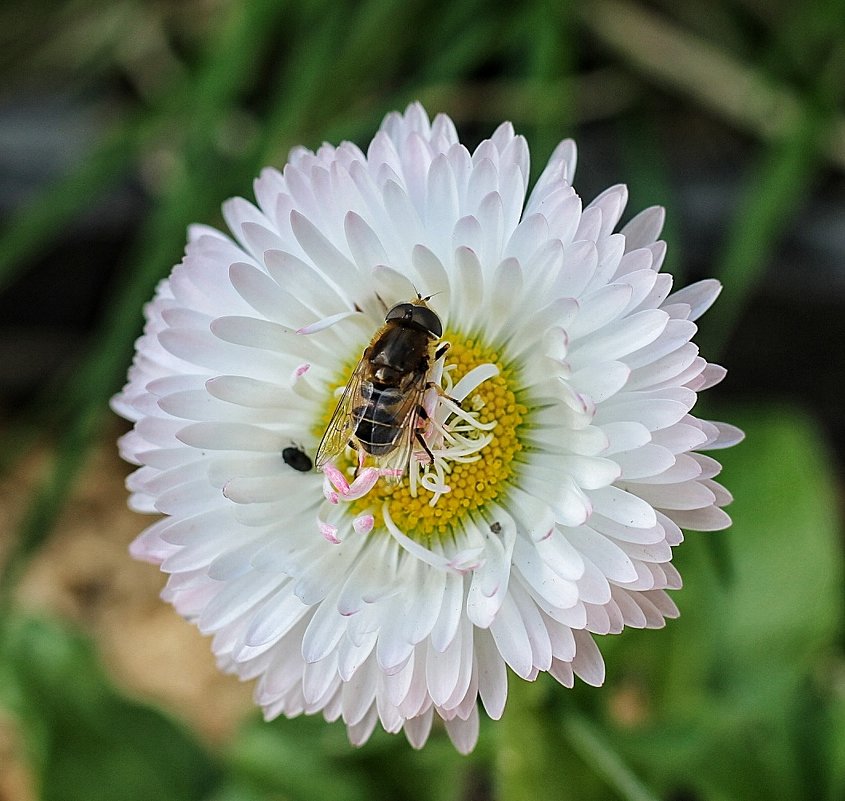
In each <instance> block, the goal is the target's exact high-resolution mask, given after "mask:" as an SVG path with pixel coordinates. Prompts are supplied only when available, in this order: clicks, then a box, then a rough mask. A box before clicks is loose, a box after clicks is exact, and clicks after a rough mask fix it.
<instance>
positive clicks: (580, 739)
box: [563, 711, 660, 801]
mask: <svg viewBox="0 0 845 801" xmlns="http://www.w3.org/2000/svg"><path fill="white" fill-rule="evenodd" d="M563 729H564V732H565V734H566V738H567V740H568V741H569V744H570V745H571V746H572V748H573V750H575V751H576V752H577V753H578V754H579V755H580V756H581V758H582V759H583V760H584V761H585V762H586V763H587V764H588V765H589V766H590V767H591V768H593V769H594V770H595V771H596V772H597V773H598V774H599V775H601V776H602V777H603V778H604V779H605V781H606V782H607V783H608V784H609V785H610V786H611V787H613V788H614V790H616V792H617V793H618V794H619V797H620V798H622V799H624V801H660V799H659V798H658V796H656V795H654V794H653V793H652V792H651V791H650V790H649V789H648V788H647V787H646V786H645V785H644V784H643V783H642V782H641V781H640V780H639V779H638V778H637V776H635V775H634V773H633V772H632V771H631V769H630V768H629V767H628V766H627V765H626V764H625V762H624V761H623V760H622V758H621V757H620V756H619V754H618V753H617V752H616V751H615V750H614V749H613V747H612V746H611V745H610V744H609V743H608V742H607V740H606V739H605V738H604V737H602V735H601V732H600V731H599V729H598V728H597V727H596V726H594V725H593V724H592V723H590V722H589V721H588V720H587V719H586V718H585V717H584V716H583V715H581V714H578V713H576V712H574V711H573V712H571V713H570V714H569V715H567V717H566V720H565V721H564V723H563Z"/></svg>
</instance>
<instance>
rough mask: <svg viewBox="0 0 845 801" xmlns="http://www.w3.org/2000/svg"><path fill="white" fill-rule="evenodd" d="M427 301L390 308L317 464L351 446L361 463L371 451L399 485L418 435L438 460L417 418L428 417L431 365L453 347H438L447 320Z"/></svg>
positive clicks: (347, 390)
mask: <svg viewBox="0 0 845 801" xmlns="http://www.w3.org/2000/svg"><path fill="white" fill-rule="evenodd" d="M427 300H428V298H422V297H419V296H418V297H417V300H415V301H410V302H407V303H397V304H396V305H395V306H393V307H392V308H391V309H390V310H389V311H388V312H387V315H386V317H385V318H384V325H383V326H381V328H379V329H378V331H376V333H375V334H374V335H373V338H372V340H371V341H370V344H369V345H368V346H367V348H366V349H365V350H364V353H363V354H362V356H361V360H360V361H359V362H358V365H357V366H356V367H355V370H354V371H353V372H352V376H351V377H350V379H349V381H348V383H347V384H346V388H345V389H344V390H343V394H342V395H341V396H340V400H339V401H338V403H337V406H336V407H335V410H334V413H333V414H332V418H331V421H330V422H329V425H328V428H326V433H325V434H324V435H323V439H322V441H321V442H320V446H319V447H318V448H317V455H316V460H315V461H316V463H317V467H318V468H320V467H322V466H323V465H325V464H326V463H327V462H329V461H330V460H331V459H333V458H334V457H335V456H337V455H338V454H339V453H341V452H342V451H343V449H344V448H345V447H346V446H347V445H349V446H351V447H352V448H354V449H355V450H356V451H358V459H359V461H358V464H359V466H360V465H361V464H362V462H363V460H364V458H365V455H366V454H369V455H370V456H371V457H373V459H374V461H375V464H376V465H377V467H378V468H379V469H380V470H382V471H383V475H384V476H386V477H387V479H388V481H390V482H392V483H398V482H399V481H400V480H401V479H402V476H403V475H404V474H405V470H406V468H407V466H408V461H409V459H410V457H411V452H412V450H413V441H414V439H416V440H417V442H419V444H420V445H421V447H422V448H423V450H425V452H426V453H427V454H428V458H429V460H430V461H431V462H432V463H433V462H434V456H433V454H432V453H431V451H430V450H429V448H428V446H427V445H426V443H425V440H424V439H423V437H422V434H421V433H420V430H419V427H418V422H419V420H420V419H421V418H423V419H424V418H425V416H426V413H425V410H424V409H423V407H422V398H423V394H424V393H425V391H426V389H427V388H428V387H429V386H430V383H429V372H430V369H431V367H432V366H433V365H434V363H435V362H436V361H437V360H438V359H439V358H440V357H441V356H443V354H444V353H445V352H446V350H447V349H448V347H449V346H448V344H447V343H444V344H442V345H440V346H439V347H438V344H437V343H438V341H439V340H440V337H441V336H443V324H442V323H441V322H440V318H439V317H438V316H437V314H436V313H435V312H434V311H433V310H432V309H430V308H429V307H428V306H427V305H426V301H427Z"/></svg>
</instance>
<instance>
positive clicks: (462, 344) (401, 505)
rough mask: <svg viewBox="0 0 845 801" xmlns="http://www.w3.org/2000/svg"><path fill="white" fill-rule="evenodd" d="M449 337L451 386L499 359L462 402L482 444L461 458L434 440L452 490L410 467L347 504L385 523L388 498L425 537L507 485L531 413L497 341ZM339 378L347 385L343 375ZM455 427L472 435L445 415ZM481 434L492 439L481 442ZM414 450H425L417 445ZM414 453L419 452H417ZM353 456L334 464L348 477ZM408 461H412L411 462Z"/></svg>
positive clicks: (446, 528)
mask: <svg viewBox="0 0 845 801" xmlns="http://www.w3.org/2000/svg"><path fill="white" fill-rule="evenodd" d="M444 340H445V341H448V342H449V343H450V348H449V350H448V352H447V354H446V357H445V365H444V368H443V372H444V378H445V382H446V383H445V384H444V389H445V390H446V391H447V392H448V389H449V387H450V386H454V385H455V384H456V383H457V382H458V381H460V379H461V378H463V377H464V376H465V375H466V374H467V373H469V372H470V370H472V369H473V368H475V367H478V366H480V365H484V364H494V365H495V366H496V367H497V368H498V370H499V372H498V375H495V376H493V377H492V378H488V379H486V380H484V381H482V382H481V383H480V384H479V385H478V386H477V387H476V388H475V389H474V390H472V391H471V392H470V393H469V395H468V396H467V397H466V398H465V399H464V400H463V402H462V403H461V408H462V409H463V410H464V411H465V412H468V413H469V414H470V415H471V417H472V418H473V420H475V421H477V423H478V424H479V425H478V426H477V427H476V428H475V433H477V434H478V441H479V444H480V447H479V449H478V451H477V453H475V454H473V455H472V456H471V457H470V458H471V459H472V461H463V460H461V461H459V460H456V459H454V458H450V453H449V446H448V443H447V442H444V443H443V447H441V448H435V458H436V461H437V464H438V466H439V467H441V468H442V471H443V473H444V477H445V484H446V486H447V487H448V491H445V492H437V493H433V492H431V491H430V490H429V489H427V488H426V487H425V486H423V485H421V484H420V482H414V483H416V486H415V487H413V488H412V486H411V484H412V482H411V481H409V476H408V471H406V474H405V476H404V477H403V479H402V482H401V483H400V484H390V483H388V482H387V481H385V480H379V481H378V482H377V483H376V485H375V487H373V489H372V490H370V492H368V493H367V494H366V495H364V496H363V497H361V498H358V499H357V500H355V501H353V502H352V503H351V506H350V512H351V513H352V514H353V515H355V516H357V515H360V514H364V513H367V512H369V513H371V514H372V515H373V516H374V517H375V525H376V527H377V528H382V527H383V525H384V520H383V515H382V508H383V506H384V504H385V503H386V504H387V510H388V513H389V515H390V517H391V519H392V520H393V522H394V523H395V524H396V526H398V528H399V529H401V530H402V531H403V532H404V533H405V534H406V535H407V536H409V537H411V538H413V539H415V540H417V541H420V542H423V543H426V542H429V541H431V540H432V539H437V538H439V537H441V536H444V535H448V534H449V532H450V531H451V530H452V529H453V528H454V527H455V526H456V524H459V523H460V521H461V519H462V518H463V517H465V516H466V515H471V514H473V513H480V512H482V510H483V509H484V507H485V506H486V505H487V504H488V503H490V502H491V501H495V500H496V499H497V498H499V497H500V495H501V494H502V493H503V492H504V491H505V489H506V487H507V485H508V482H509V481H510V480H511V478H512V477H513V474H514V470H515V464H514V457H515V456H516V454H517V453H519V451H520V450H522V443H521V442H520V440H519V428H520V425H521V424H522V422H523V420H524V419H525V416H526V413H527V409H526V407H525V406H524V405H523V404H521V403H520V402H519V401H518V399H517V396H516V394H515V393H514V391H513V389H512V388H511V387H512V385H513V380H512V379H513V374H512V370H511V369H509V368H508V367H507V366H506V365H504V364H502V362H501V361H500V357H499V355H498V354H497V353H496V352H495V351H494V350H493V349H491V348H489V347H485V346H484V345H482V344H481V343H479V342H477V341H475V340H473V339H465V338H463V337H462V336H461V335H459V334H457V333H455V332H447V333H446V334H445V335H444ZM340 383H341V385H343V384H345V381H344V382H340ZM333 408H334V398H332V402H331V403H330V404H329V405H328V407H327V409H326V413H325V415H324V417H323V423H324V425H326V424H327V423H328V420H329V419H330V417H331V413H332V411H333ZM491 424H492V428H490V425H491ZM429 425H430V424H429ZM451 427H460V428H461V429H462V433H463V435H464V436H465V437H466V436H467V433H466V432H467V429H468V428H469V430H470V434H469V436H470V437H471V436H472V429H473V426H472V424H467V421H466V420H462V419H461V418H459V417H457V416H454V417H451V418H447V420H446V423H445V429H446V431H449V430H450V428H451ZM485 429H489V430H485ZM320 435H322V430H321V431H320ZM481 435H484V437H483V438H482V436H481ZM484 439H488V440H489V441H488V442H486V444H484ZM417 450H420V451H421V449H420V448H419V447H417ZM411 458H412V459H416V455H414V456H412V457H411ZM355 463H356V455H355V454H354V453H353V452H351V449H347V454H346V455H345V456H343V457H341V458H340V459H339V460H338V464H337V466H338V467H339V468H340V469H341V470H344V471H346V472H347V473H348V474H349V476H350V480H351V474H352V472H353V470H354V465H355ZM364 464H365V466H366V465H367V464H368V461H367V460H365V463H364ZM420 465H421V471H427V470H429V468H428V465H427V462H425V461H423V462H420ZM411 469H414V466H413V465H412V466H411Z"/></svg>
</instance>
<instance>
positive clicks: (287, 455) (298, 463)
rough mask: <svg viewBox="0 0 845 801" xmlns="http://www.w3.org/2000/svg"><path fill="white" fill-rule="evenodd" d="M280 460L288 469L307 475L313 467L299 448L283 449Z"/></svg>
mask: <svg viewBox="0 0 845 801" xmlns="http://www.w3.org/2000/svg"><path fill="white" fill-rule="evenodd" d="M282 459H284V462H285V464H286V465H288V467H292V468H293V469H294V470H298V471H299V472H300V473H307V472H308V471H309V470H311V468H312V467H314V463H313V462H312V461H311V457H310V456H308V454H307V453H305V451H303V450H302V449H301V448H294V447H290V448H284V449H283V450H282Z"/></svg>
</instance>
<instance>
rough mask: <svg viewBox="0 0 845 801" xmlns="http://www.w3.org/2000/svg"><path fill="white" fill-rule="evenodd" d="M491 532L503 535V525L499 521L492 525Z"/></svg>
mask: <svg viewBox="0 0 845 801" xmlns="http://www.w3.org/2000/svg"><path fill="white" fill-rule="evenodd" d="M490 531H492V532H493V533H494V534H501V533H502V524H501V523H500V522H499V521H498V520H497V521H496V522H495V523H491V524H490Z"/></svg>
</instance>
